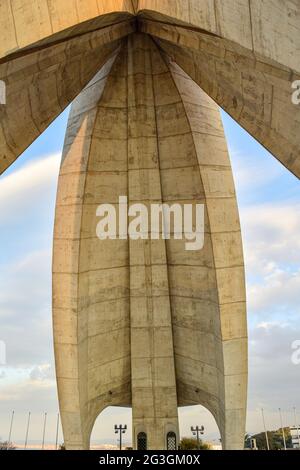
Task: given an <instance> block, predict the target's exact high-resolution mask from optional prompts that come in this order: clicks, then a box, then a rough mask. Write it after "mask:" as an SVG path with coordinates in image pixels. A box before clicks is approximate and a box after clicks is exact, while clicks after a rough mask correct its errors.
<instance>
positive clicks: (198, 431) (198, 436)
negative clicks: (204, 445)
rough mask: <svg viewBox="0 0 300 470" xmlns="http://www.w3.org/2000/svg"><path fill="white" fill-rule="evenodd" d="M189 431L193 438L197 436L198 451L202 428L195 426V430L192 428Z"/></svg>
mask: <svg viewBox="0 0 300 470" xmlns="http://www.w3.org/2000/svg"><path fill="white" fill-rule="evenodd" d="M191 431H192V433H193V435H194V436H197V447H198V450H200V435H203V434H204V426H196V427H195V428H194V427H193V426H192V427H191Z"/></svg>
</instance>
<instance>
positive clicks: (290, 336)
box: [248, 323, 300, 432]
mask: <svg viewBox="0 0 300 470" xmlns="http://www.w3.org/2000/svg"><path fill="white" fill-rule="evenodd" d="M297 339H300V325H299V324H295V325H293V326H289V325H285V326H282V325H280V324H276V323H262V324H260V325H258V326H257V327H255V328H252V329H250V331H249V403H248V430H249V431H251V432H256V431H259V430H261V428H262V423H261V408H264V409H265V413H266V416H267V419H268V427H269V429H271V428H273V429H277V428H278V427H279V422H278V418H279V416H278V408H282V410H283V415H284V420H285V425H293V424H294V418H293V416H292V412H293V407H294V406H297V405H298V406H299V405H300V404H299V398H298V397H299V383H300V365H295V364H294V363H293V361H292V353H293V348H292V344H293V342H294V341H295V340H297Z"/></svg>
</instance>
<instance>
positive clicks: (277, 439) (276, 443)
mask: <svg viewBox="0 0 300 470" xmlns="http://www.w3.org/2000/svg"><path fill="white" fill-rule="evenodd" d="M267 433H268V440H269V447H270V450H280V449H283V448H284V443H283V436H282V430H281V429H278V430H276V431H267ZM284 435H285V440H286V446H287V448H288V449H291V448H292V447H293V444H292V436H291V432H290V428H284ZM251 438H253V439H256V445H257V448H258V449H259V450H267V442H266V434H265V433H264V432H260V433H258V434H254V435H253V436H250V435H249V434H246V436H245V448H246V449H250V448H251V444H250V439H251Z"/></svg>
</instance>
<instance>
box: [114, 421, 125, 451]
mask: <svg viewBox="0 0 300 470" xmlns="http://www.w3.org/2000/svg"><path fill="white" fill-rule="evenodd" d="M126 431H127V424H125V426H122V424H120V426H118V425H117V424H115V434H120V450H122V434H125V432H126Z"/></svg>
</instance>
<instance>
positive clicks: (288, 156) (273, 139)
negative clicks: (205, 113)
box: [140, 21, 300, 177]
mask: <svg viewBox="0 0 300 470" xmlns="http://www.w3.org/2000/svg"><path fill="white" fill-rule="evenodd" d="M140 29H141V31H143V32H145V33H148V34H150V35H152V36H153V37H156V38H157V40H158V44H159V46H160V47H161V48H163V50H164V51H166V52H167V53H168V54H169V55H170V57H172V58H173V60H175V61H176V62H177V64H179V65H180V66H181V67H182V68H183V69H184V70H185V71H186V73H188V75H189V76H190V77H191V78H192V79H193V80H194V81H195V82H196V83H198V85H199V86H200V87H201V88H202V89H203V90H204V91H206V93H208V95H209V96H211V97H212V98H213V99H214V100H215V101H216V102H217V103H218V105H219V106H221V107H222V108H223V109H224V110H225V111H226V112H227V113H228V114H230V115H231V116H232V117H233V119H235V120H236V121H237V122H238V123H239V124H240V125H241V126H242V127H243V128H245V129H246V130H247V131H248V132H249V133H250V134H251V135H252V136H253V137H254V138H256V139H257V140H258V141H259V142H260V143H261V144H262V145H264V146H265V147H266V148H267V149H268V150H269V151H270V152H271V153H272V154H273V155H275V156H276V157H277V159H278V160H279V161H280V162H281V163H282V164H283V165H284V166H285V167H286V168H288V169H289V170H290V171H292V172H293V173H294V174H295V175H296V176H298V177H299V176H300V158H299V153H300V133H299V128H300V106H295V104H293V102H292V87H291V84H292V82H293V81H294V80H297V79H300V73H296V72H295V71H293V70H292V69H289V68H287V67H284V66H282V65H279V64H278V63H276V62H274V61H271V60H267V59H266V58H264V57H263V56H258V55H257V54H255V53H253V52H251V51H249V50H248V49H246V48H244V47H242V46H239V45H237V44H235V43H233V42H230V41H226V40H223V39H219V38H217V37H212V36H208V35H207V34H203V33H201V32H195V31H188V30H186V29H185V28H181V27H178V26H177V27H175V26H171V25H167V26H166V25H162V24H159V23H155V22H149V21H142V22H141V25H140Z"/></svg>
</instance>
